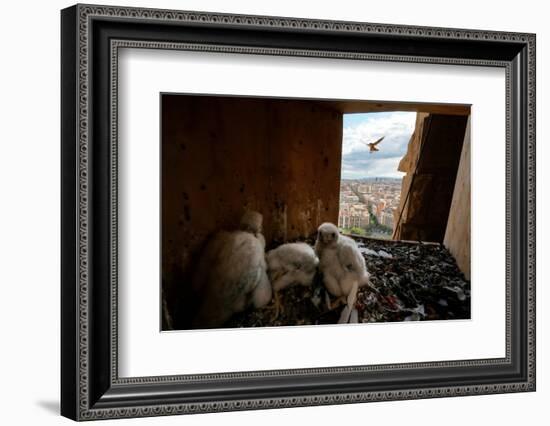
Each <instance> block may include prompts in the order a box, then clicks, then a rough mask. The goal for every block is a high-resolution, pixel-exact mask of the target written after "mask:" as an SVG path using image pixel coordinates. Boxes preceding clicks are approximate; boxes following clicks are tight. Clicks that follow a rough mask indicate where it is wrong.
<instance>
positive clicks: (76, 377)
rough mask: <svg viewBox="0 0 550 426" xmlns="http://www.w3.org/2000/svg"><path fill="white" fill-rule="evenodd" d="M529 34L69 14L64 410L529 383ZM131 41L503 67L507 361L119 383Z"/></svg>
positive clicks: (303, 400) (187, 15) (181, 15)
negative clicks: (126, 71) (121, 155)
mask: <svg viewBox="0 0 550 426" xmlns="http://www.w3.org/2000/svg"><path fill="white" fill-rule="evenodd" d="M535 40H536V38H535V35H534V34H523V33H508V32H494V31H479V30H464V29H449V28H426V27H413V26H402V25H386V24H369V23H358V22H336V21H320V20H308V19H294V18H281V17H268V16H244V15H228V14H217V13H203V12H186V11H171V10H156V9H140V8H128V7H107V6H97V5H76V6H73V7H70V8H67V9H64V10H63V11H62V12H61V52H62V75H61V81H62V85H61V86H62V93H61V100H62V120H61V134H62V141H61V145H62V152H61V156H62V185H61V189H62V218H61V219H62V282H61V320H62V327H61V338H62V339H61V345H62V348H61V349H62V350H61V370H62V374H61V385H62V386H61V413H62V415H64V416H66V417H69V418H71V419H74V420H93V419H105V418H123V417H141V416H160V415H170V414H187V413H206V412H217V411H230V410H249V409H263V408H276V407H293V406H309V405H323V404H345V403H354V402H369V401H384V400H401V399H416V398H435V397H445V396H464V395H479V394H491V393H504V392H524V391H534V390H535ZM123 47H132V48H138V49H139V48H146V49H166V50H170V49H184V50H195V51H200V52H205V51H208V52H225V53H236V54H244V55H246V54H251V53H253V54H260V55H271V56H299V57H315V58H331V59H350V60H370V61H382V60H383V61H394V62H412V63H428V64H452V65H463V66H469V65H481V66H490V67H499V68H503V69H504V70H505V73H506V127H507V129H506V162H507V164H506V206H507V211H506V230H505V232H506V342H505V346H506V356H505V357H503V358H494V359H474V360H457V361H441V362H420V363H405V364H377V365H361V366H327V367H326V368H311V369H310V368H308V369H291V370H269V371H249V372H239V373H236V372H227V373H223V372H221V373H216V374H199V375H171V376H155V377H131V378H128V377H124V378H121V377H119V374H118V363H119V359H118V322H117V306H118V305H117V304H118V296H117V259H118V251H117V248H118V244H117V232H118V220H117V219H118V218H117V200H118V198H117V197H118V186H117V177H118V175H117V158H118V157H117V155H118V152H117V113H118V111H117V88H118V84H119V76H118V74H117V70H118V69H117V58H118V56H117V55H118V49H120V48H123ZM503 231H504V230H503ZM154 285H156V284H154ZM182 338H183V337H182Z"/></svg>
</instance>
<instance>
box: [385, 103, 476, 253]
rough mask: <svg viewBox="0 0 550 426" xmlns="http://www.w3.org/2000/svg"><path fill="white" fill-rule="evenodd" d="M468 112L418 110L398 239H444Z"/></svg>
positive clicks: (398, 218)
mask: <svg viewBox="0 0 550 426" xmlns="http://www.w3.org/2000/svg"><path fill="white" fill-rule="evenodd" d="M466 121H467V115H446V114H418V117H417V122H416V128H415V131H414V134H413V136H412V137H411V140H410V142H409V146H408V151H407V154H406V155H405V157H404V158H403V159H402V160H401V162H400V164H399V168H398V170H400V171H402V172H406V173H407V174H406V176H405V177H404V179H403V185H402V190H401V204H400V207H399V208H398V209H397V213H396V227H395V230H394V239H401V240H418V241H432V242H443V239H444V236H445V229H446V227H447V219H448V216H449V209H450V207H451V201H452V195H453V190H454V184H455V179H456V173H457V170H458V164H459V159H460V153H461V150H462V144H463V141H464V132H465V128H466Z"/></svg>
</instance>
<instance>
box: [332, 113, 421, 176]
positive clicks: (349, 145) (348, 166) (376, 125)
mask: <svg viewBox="0 0 550 426" xmlns="http://www.w3.org/2000/svg"><path fill="white" fill-rule="evenodd" d="M415 120H416V113H415V112H374V113H368V114H345V115H344V137H343V146H342V178H343V179H360V178H366V177H403V175H404V173H401V172H398V171H397V166H398V164H399V161H400V160H401V158H403V156H404V155H405V153H406V152H407V144H408V143H409V139H410V137H411V135H412V133H413V131H414V123H415ZM382 136H385V138H384V140H383V141H382V142H380V143H379V144H378V145H377V148H378V149H380V151H378V152H373V153H372V154H370V153H369V148H368V146H366V145H365V143H369V142H374V141H376V140H377V139H378V138H381V137H382Z"/></svg>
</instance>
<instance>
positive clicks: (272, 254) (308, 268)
mask: <svg viewBox="0 0 550 426" xmlns="http://www.w3.org/2000/svg"><path fill="white" fill-rule="evenodd" d="M266 258H267V272H268V276H269V279H270V281H271V287H272V288H273V293H274V299H275V315H274V319H276V318H277V317H278V316H279V313H280V311H281V310H282V309H283V307H282V306H281V302H280V299H279V293H278V291H279V290H282V289H284V288H286V287H288V286H289V285H293V284H299V285H303V286H309V285H311V283H312V282H313V278H314V277H315V273H316V272H317V265H318V264H319V259H318V258H317V256H316V255H315V251H314V250H313V248H311V246H309V244H306V243H288V244H283V245H281V246H279V247H277V248H276V249H273V250H270V251H269V252H268V253H267V256H266Z"/></svg>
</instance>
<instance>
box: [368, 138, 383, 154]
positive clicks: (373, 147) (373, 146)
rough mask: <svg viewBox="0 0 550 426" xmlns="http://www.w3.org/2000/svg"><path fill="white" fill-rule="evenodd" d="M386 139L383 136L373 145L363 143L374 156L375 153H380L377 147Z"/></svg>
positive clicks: (372, 143)
mask: <svg viewBox="0 0 550 426" xmlns="http://www.w3.org/2000/svg"><path fill="white" fill-rule="evenodd" d="M384 138H385V136H382V137H381V138H380V139H378V140H377V141H376V142H371V143H366V142H363V143H364V144H365V145H367V146H368V147H369V150H370V151H369V153H371V154H372V153H373V152H375V151H380V150H379V149H378V148H376V145H378V144H379V143H380V142H382V139H384Z"/></svg>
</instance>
